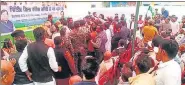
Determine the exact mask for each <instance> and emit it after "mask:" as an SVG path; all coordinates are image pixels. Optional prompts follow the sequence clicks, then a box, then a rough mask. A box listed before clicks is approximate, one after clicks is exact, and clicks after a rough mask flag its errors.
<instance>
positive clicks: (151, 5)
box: [148, 2, 155, 17]
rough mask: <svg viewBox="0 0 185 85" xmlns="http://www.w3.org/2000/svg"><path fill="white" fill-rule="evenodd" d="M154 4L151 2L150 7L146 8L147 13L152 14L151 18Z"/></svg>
mask: <svg viewBox="0 0 185 85" xmlns="http://www.w3.org/2000/svg"><path fill="white" fill-rule="evenodd" d="M153 8H154V2H151V4H150V6H149V7H148V11H149V12H150V13H151V14H152V17H154V15H155V14H154V9H153Z"/></svg>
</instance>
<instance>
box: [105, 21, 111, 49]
mask: <svg viewBox="0 0 185 85" xmlns="http://www.w3.org/2000/svg"><path fill="white" fill-rule="evenodd" d="M105 28H106V29H105V32H106V35H107V42H106V44H105V49H106V51H111V39H112V36H111V30H110V29H109V24H108V23H105Z"/></svg>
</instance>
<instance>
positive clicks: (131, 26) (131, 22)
mask: <svg viewBox="0 0 185 85" xmlns="http://www.w3.org/2000/svg"><path fill="white" fill-rule="evenodd" d="M134 18H135V17H134V16H133V15H132V16H131V20H129V21H128V24H127V27H128V28H129V29H134V23H135V21H134Z"/></svg>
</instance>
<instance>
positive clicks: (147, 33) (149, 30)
mask: <svg viewBox="0 0 185 85" xmlns="http://www.w3.org/2000/svg"><path fill="white" fill-rule="evenodd" d="M143 34H144V38H143V39H144V43H147V42H149V41H152V39H153V38H154V37H155V35H157V34H158V33H157V29H156V28H155V27H154V26H145V27H144V28H143Z"/></svg>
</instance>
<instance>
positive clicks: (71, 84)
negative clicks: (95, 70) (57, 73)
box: [69, 75, 82, 85]
mask: <svg viewBox="0 0 185 85" xmlns="http://www.w3.org/2000/svg"><path fill="white" fill-rule="evenodd" d="M80 81H82V78H81V77H80V76H78V75H75V76H72V77H71V78H70V79H69V85H74V84H75V83H77V82H80Z"/></svg>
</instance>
